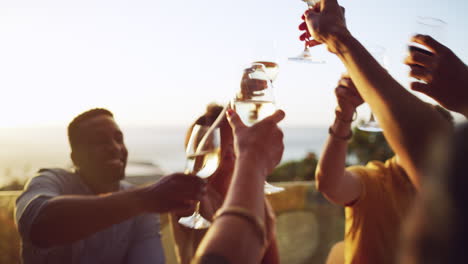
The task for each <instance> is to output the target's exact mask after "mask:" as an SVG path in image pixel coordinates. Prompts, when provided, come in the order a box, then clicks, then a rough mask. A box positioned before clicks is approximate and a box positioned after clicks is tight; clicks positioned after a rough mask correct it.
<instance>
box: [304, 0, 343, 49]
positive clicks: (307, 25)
mask: <svg viewBox="0 0 468 264" xmlns="http://www.w3.org/2000/svg"><path fill="white" fill-rule="evenodd" d="M302 19H303V20H304V22H303V23H302V24H300V25H299V29H300V30H305V31H306V32H305V33H304V34H302V35H301V37H300V39H301V40H306V39H308V37H310V36H312V37H313V38H314V40H312V41H309V42H308V43H307V44H308V45H309V46H315V45H318V44H320V43H325V44H327V46H328V49H329V50H330V52H333V53H336V49H335V48H333V47H332V46H331V45H328V44H329V42H331V41H332V40H333V38H334V36H335V35H337V34H342V33H348V30H347V28H346V21H345V17H344V8H343V7H341V6H339V5H338V2H337V0H322V1H321V2H320V5H316V6H315V7H314V8H313V9H308V10H307V11H306V12H305V13H304V15H303V16H302Z"/></svg>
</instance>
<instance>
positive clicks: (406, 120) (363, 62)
mask: <svg viewBox="0 0 468 264" xmlns="http://www.w3.org/2000/svg"><path fill="white" fill-rule="evenodd" d="M305 17H306V22H305V24H304V23H303V24H302V25H301V26H300V28H302V29H308V30H309V32H311V34H312V35H313V36H314V38H315V39H316V40H318V41H320V42H322V43H325V44H326V45H327V48H328V49H329V50H330V51H331V52H332V53H335V54H336V55H337V56H338V57H339V58H340V59H341V61H342V62H343V63H344V65H345V66H346V68H347V70H348V73H349V74H350V76H351V79H352V80H353V81H354V83H355V84H356V87H357V89H358V91H359V94H360V95H361V96H362V98H364V100H365V101H366V102H367V103H368V104H369V105H370V107H371V109H372V111H373V113H374V115H375V116H376V117H377V119H378V121H379V124H380V125H381V127H382V128H383V130H384V135H385V137H386V139H387V141H388V142H389V144H390V146H391V147H392V149H393V150H394V151H395V153H396V154H397V156H398V157H399V163H400V165H401V166H402V167H403V168H404V169H405V171H406V172H407V173H408V175H409V176H410V178H411V180H412V181H413V183H414V184H415V185H416V186H418V187H419V186H420V182H421V175H422V171H423V170H424V167H425V164H424V161H425V160H426V154H427V152H428V150H429V145H430V144H431V142H433V140H434V139H435V138H437V137H439V136H442V137H446V135H447V134H449V133H450V131H451V127H450V124H449V122H447V121H446V120H445V119H444V118H443V117H442V116H441V115H440V114H439V113H437V111H436V110H435V109H433V108H432V107H431V106H430V105H428V104H427V103H424V102H423V101H421V100H420V99H418V98H417V97H416V96H414V95H412V94H411V93H410V92H408V91H407V90H406V89H405V88H404V87H402V86H401V85H400V84H399V83H398V82H397V81H396V80H394V79H393V78H392V77H391V76H390V75H389V74H388V72H387V71H386V70H385V69H384V68H383V67H382V66H381V65H380V64H379V63H378V62H377V61H376V60H375V59H374V58H373V57H372V56H371V55H370V53H369V52H368V51H367V50H366V49H365V48H364V47H363V46H362V44H361V43H360V42H359V41H358V40H357V39H356V38H354V37H353V35H352V34H351V33H350V32H349V31H348V29H347V27H346V24H345V20H344V15H343V10H342V8H341V7H340V6H339V5H338V2H337V1H336V0H322V2H321V6H320V11H314V10H308V11H307V12H306V13H305Z"/></svg>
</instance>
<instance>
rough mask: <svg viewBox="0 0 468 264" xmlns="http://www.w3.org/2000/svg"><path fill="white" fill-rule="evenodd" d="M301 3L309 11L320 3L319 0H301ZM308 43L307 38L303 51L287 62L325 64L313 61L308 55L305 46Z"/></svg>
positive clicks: (322, 61)
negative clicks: (303, 3) (304, 4)
mask: <svg viewBox="0 0 468 264" xmlns="http://www.w3.org/2000/svg"><path fill="white" fill-rule="evenodd" d="M302 1H303V2H305V3H306V4H307V6H308V8H309V9H312V8H314V6H315V5H316V4H319V3H320V0H302ZM309 41H310V39H309V38H307V39H306V40H305V41H304V50H303V51H302V52H301V53H300V54H299V55H297V56H295V57H289V58H288V60H290V61H297V62H305V63H313V64H324V63H325V61H324V60H318V59H315V58H314V57H313V56H312V54H311V53H310V49H309V46H308V45H307V42H309Z"/></svg>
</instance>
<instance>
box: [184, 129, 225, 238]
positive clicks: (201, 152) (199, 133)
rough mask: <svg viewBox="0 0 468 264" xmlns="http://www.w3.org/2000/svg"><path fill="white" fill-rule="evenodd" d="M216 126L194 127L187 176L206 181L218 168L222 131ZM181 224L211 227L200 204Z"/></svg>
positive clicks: (189, 149)
mask: <svg viewBox="0 0 468 264" xmlns="http://www.w3.org/2000/svg"><path fill="white" fill-rule="evenodd" d="M215 125H216V124H213V125H212V126H211V127H210V126H203V125H194V127H193V129H192V133H191V135H190V139H189V142H188V144H187V148H186V155H187V162H186V166H185V173H186V174H189V173H190V174H195V175H197V176H198V177H200V178H203V179H206V178H208V177H210V176H211V175H212V174H213V173H214V172H215V171H216V169H217V168H218V165H219V162H220V153H221V144H220V131H219V128H218V127H217V126H215ZM179 223H180V224H181V225H183V226H186V227H189V228H193V229H205V228H208V227H209V226H210V225H211V223H210V222H209V221H208V220H206V219H205V218H203V216H202V215H201V214H200V202H197V205H196V208H195V212H194V213H193V214H192V215H191V216H188V217H182V218H180V219H179Z"/></svg>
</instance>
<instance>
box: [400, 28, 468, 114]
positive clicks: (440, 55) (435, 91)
mask: <svg viewBox="0 0 468 264" xmlns="http://www.w3.org/2000/svg"><path fill="white" fill-rule="evenodd" d="M411 41H412V42H415V43H419V44H421V45H424V46H425V47H427V48H428V49H429V50H430V51H426V50H423V49H420V48H416V47H410V52H409V54H408V56H407V57H406V58H405V64H407V65H408V66H410V68H411V71H410V74H409V75H410V76H411V77H414V78H416V79H419V80H422V81H424V82H425V83H421V82H412V83H411V89H412V90H415V91H418V92H421V93H424V94H426V95H427V96H429V97H432V98H433V99H434V100H436V101H437V102H439V103H440V104H441V105H442V106H444V107H445V108H447V109H449V110H452V111H456V112H459V113H462V114H464V115H465V116H468V67H467V66H466V64H464V63H463V62H462V61H461V60H460V59H459V58H458V57H457V56H456V55H455V54H454V53H453V52H452V51H451V50H450V49H449V48H447V47H445V46H444V45H442V44H440V43H439V42H437V41H436V40H434V39H433V38H432V37H430V36H426V35H416V36H414V37H413V38H412V39H411Z"/></svg>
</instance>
